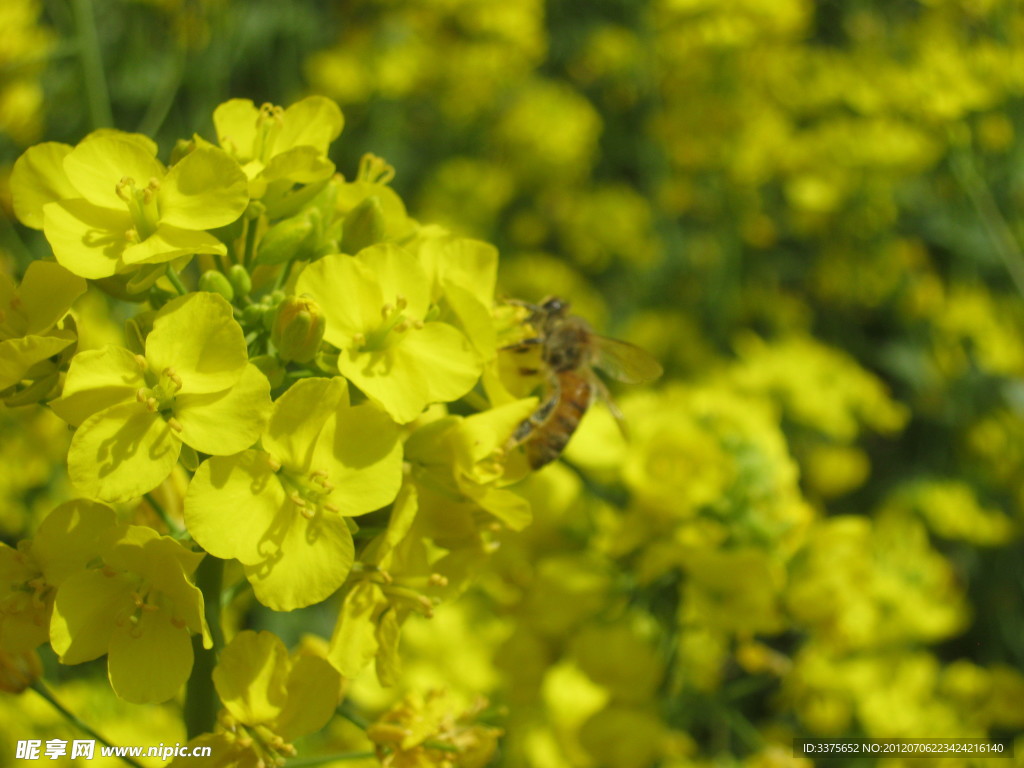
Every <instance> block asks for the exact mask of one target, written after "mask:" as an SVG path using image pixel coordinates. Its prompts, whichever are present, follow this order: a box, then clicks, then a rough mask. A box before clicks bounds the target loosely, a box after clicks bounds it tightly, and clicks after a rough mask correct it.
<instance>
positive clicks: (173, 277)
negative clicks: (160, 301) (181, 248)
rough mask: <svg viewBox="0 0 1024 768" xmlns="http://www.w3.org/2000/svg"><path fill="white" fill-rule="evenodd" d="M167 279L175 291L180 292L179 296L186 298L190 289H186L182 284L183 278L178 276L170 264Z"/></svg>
mask: <svg viewBox="0 0 1024 768" xmlns="http://www.w3.org/2000/svg"><path fill="white" fill-rule="evenodd" d="M167 279H168V280H170V281H171V285H173V286H174V290H176V291H177V292H178V295H179V296H184V295H185V294H186V293H188V288H186V287H185V284H184V283H183V282H181V278H180V277H179V276H178V273H177V272H175V271H174V267H172V266H171V265H170V264H168V265H167Z"/></svg>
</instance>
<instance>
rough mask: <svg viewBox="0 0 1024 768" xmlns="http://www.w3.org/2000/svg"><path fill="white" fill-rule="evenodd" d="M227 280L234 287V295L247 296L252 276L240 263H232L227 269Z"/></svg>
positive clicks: (250, 287) (250, 288)
mask: <svg viewBox="0 0 1024 768" xmlns="http://www.w3.org/2000/svg"><path fill="white" fill-rule="evenodd" d="M228 281H229V282H230V283H231V287H232V288H234V289H235V295H236V296H248V295H249V291H251V290H252V278H251V277H249V272H248V270H247V269H246V268H245V267H243V266H242V265H241V264H232V265H231V267H230V268H229V269H228Z"/></svg>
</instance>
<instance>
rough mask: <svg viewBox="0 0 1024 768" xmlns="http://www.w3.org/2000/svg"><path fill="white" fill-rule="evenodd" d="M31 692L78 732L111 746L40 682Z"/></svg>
mask: <svg viewBox="0 0 1024 768" xmlns="http://www.w3.org/2000/svg"><path fill="white" fill-rule="evenodd" d="M32 690H33V691H35V692H36V693H38V694H39V695H40V696H42V697H43V698H44V699H46V701H48V702H49V704H50V706H51V707H53V708H54V709H56V710H57V711H58V712H60V713H61V714H62V715H63V716H64V717H66V718H67V719H68V721H69V722H70V723H72V724H73V725H74V726H75V727H76V728H77V729H78V730H80V731H81V732H82V733H84V734H85V735H86V736H91V737H92V738H94V739H95V740H96V741H98V742H99V743H100V744H102V745H103V746H105V747H109V746H112V745H111V743H110V742H109V741H107V740H106V739H105V738H103V737H102V736H100V735H99V734H98V733H96V731H94V730H93V729H92V728H90V727H89V726H88V725H86V724H85V723H83V722H82V721H81V720H79V719H78V716H77V715H75V713H73V712H71V711H70V710H68V709H67V708H65V706H64V705H63V704H61V703H60V702H59V701H57V698H56V697H55V696H54V695H53V693H52V692H51V691H50V689H49V688H47V687H46V685H45V684H44V683H43V681H42V680H36V681H35V682H34V683H32ZM118 757H120V758H121V759H122V760H124V761H125V762H126V763H128V765H132V766H135V768H144V767H143V766H142V764H141V763H137V762H135V761H134V760H132V759H131V758H130V757H124V756H121V755H118Z"/></svg>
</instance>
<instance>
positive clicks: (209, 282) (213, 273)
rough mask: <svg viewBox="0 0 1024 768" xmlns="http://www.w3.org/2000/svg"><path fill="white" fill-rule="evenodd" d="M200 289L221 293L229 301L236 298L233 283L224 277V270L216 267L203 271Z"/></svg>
mask: <svg viewBox="0 0 1024 768" xmlns="http://www.w3.org/2000/svg"><path fill="white" fill-rule="evenodd" d="M199 290H200V291H209V292H210V293H219V294H220V295H221V296H223V297H224V298H225V299H227V300H228V301H231V300H233V299H234V298H235V289H234V288H232V287H231V283H230V282H228V279H227V278H226V277H224V274H223V273H222V272H218V271H217V270H215V269H211V270H210V271H209V272H203V274H202V276H201V277H200V278H199Z"/></svg>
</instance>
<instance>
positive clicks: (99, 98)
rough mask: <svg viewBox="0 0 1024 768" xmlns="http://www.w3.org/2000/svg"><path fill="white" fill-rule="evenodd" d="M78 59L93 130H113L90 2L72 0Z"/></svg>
mask: <svg viewBox="0 0 1024 768" xmlns="http://www.w3.org/2000/svg"><path fill="white" fill-rule="evenodd" d="M71 7H72V11H73V13H74V15H75V32H76V33H77V34H76V37H77V41H78V55H79V58H80V59H81V61H82V74H83V75H84V79H85V97H86V101H87V102H88V105H89V120H90V121H91V122H92V127H93V128H113V127H114V116H113V114H112V113H111V111H110V92H109V91H108V90H107V77H106V75H105V74H104V72H103V58H102V56H101V55H100V41H99V37H98V35H97V34H96V14H95V12H94V11H93V7H92V0H72V2H71Z"/></svg>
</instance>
